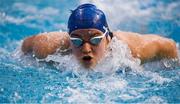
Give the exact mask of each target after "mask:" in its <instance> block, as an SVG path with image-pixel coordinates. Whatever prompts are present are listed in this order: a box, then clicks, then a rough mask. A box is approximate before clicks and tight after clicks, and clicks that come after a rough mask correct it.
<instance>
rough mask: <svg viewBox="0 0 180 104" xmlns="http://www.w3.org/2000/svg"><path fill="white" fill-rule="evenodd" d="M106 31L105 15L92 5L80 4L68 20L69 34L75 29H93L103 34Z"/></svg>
mask: <svg viewBox="0 0 180 104" xmlns="http://www.w3.org/2000/svg"><path fill="white" fill-rule="evenodd" d="M104 27H106V28H107V29H108V30H109V28H108V24H107V22H106V17H105V14H104V13H103V12H102V11H101V10H99V9H97V7H96V6H95V5H93V4H82V5H80V6H78V7H77V8H76V9H75V10H73V11H72V14H71V15H70V17H69V20H68V29H69V34H70V33H71V32H72V31H74V30H77V29H88V28H95V29H98V30H100V31H102V32H103V33H104V32H105V29H104Z"/></svg>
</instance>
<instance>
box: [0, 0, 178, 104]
mask: <svg viewBox="0 0 180 104" xmlns="http://www.w3.org/2000/svg"><path fill="white" fill-rule="evenodd" d="M87 2H91V3H94V4H96V5H97V6H98V7H100V8H101V9H102V10H103V11H104V12H105V14H107V19H108V23H109V24H110V27H111V29H114V30H119V29H121V30H126V31H135V32H140V33H158V34H162V35H163V36H167V37H171V38H173V39H174V40H176V41H177V43H178V42H179V40H180V39H179V36H178V35H177V34H179V19H178V18H179V15H178V10H179V9H178V8H179V4H180V2H179V1H171V0H168V1H167V2H165V1H155V0H149V1H143V2H142V1H141V0H134V1H126V0H114V1H112V0H106V1H102V0H99V1H95V0H80V1H72V2H69V1H61V3H59V0H53V1H48V0H45V1H43V2H42V1H35V0H31V1H17V0H12V1H11V2H9V1H7V0H6V1H5V0H2V2H1V3H0V18H1V19H0V41H1V42H0V102H1V103H63V104H67V103H84V104H91V103H110V104H111V103H179V102H180V99H179V96H180V93H179V92H180V91H179V89H180V84H179V83H178V82H179V81H180V77H179V76H180V72H179V69H180V67H179V65H178V64H177V63H176V60H161V61H156V62H148V63H146V64H143V65H140V60H139V59H135V58H133V57H132V56H131V54H130V50H129V48H128V47H127V45H126V44H124V43H123V42H121V41H119V40H117V39H116V38H113V40H112V42H111V44H110V45H109V48H108V49H107V54H106V57H105V58H104V59H102V60H101V61H100V62H99V63H98V65H97V66H96V67H95V68H94V70H86V69H84V68H83V67H82V66H80V64H79V62H78V61H77V60H76V59H75V57H74V56H73V55H62V54H60V53H55V54H53V55H49V56H48V57H47V58H46V59H44V60H38V59H36V58H35V57H33V55H32V54H28V55H26V56H25V55H23V53H22V52H21V50H20V47H21V44H22V41H21V40H23V39H24V38H25V37H27V36H29V35H32V34H38V33H40V32H49V31H54V30H56V31H58V30H59V29H60V30H62V31H65V30H66V23H67V22H66V21H67V18H68V15H69V12H67V11H69V10H70V9H73V8H75V7H76V6H77V5H79V4H81V3H87ZM110 4H111V5H110ZM52 61H53V62H55V63H52Z"/></svg>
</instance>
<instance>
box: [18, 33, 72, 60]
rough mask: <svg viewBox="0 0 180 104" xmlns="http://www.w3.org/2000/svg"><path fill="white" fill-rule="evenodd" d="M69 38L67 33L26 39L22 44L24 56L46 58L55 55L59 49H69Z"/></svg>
mask: <svg viewBox="0 0 180 104" xmlns="http://www.w3.org/2000/svg"><path fill="white" fill-rule="evenodd" d="M69 45H70V43H69V37H68V35H67V33H65V32H50V33H42V34H38V35H36V36H31V37H28V38H26V39H25V40H24V41H23V43H22V47H21V49H22V51H23V52H24V54H27V53H33V54H34V55H35V56H36V57H37V58H39V59H42V58H46V57H47V56H48V55H49V54H53V53H55V52H56V51H57V49H61V50H64V49H68V48H69Z"/></svg>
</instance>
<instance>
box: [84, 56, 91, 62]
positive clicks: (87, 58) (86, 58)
mask: <svg viewBox="0 0 180 104" xmlns="http://www.w3.org/2000/svg"><path fill="white" fill-rule="evenodd" d="M82 59H83V60H84V61H90V60H91V59H92V57H91V56H84V57H83V58H82Z"/></svg>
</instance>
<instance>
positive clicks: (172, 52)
mask: <svg viewBox="0 0 180 104" xmlns="http://www.w3.org/2000/svg"><path fill="white" fill-rule="evenodd" d="M114 35H116V36H117V37H118V39H120V40H122V41H123V42H125V43H127V45H128V46H129V48H130V50H131V54H132V56H133V57H135V58H139V59H140V60H141V63H144V62H147V61H151V60H160V59H162V58H178V52H177V51H178V49H177V47H176V43H175V42H174V41H173V40H171V39H167V38H164V37H161V36H159V35H151V34H149V35H141V34H138V33H132V32H114Z"/></svg>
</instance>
